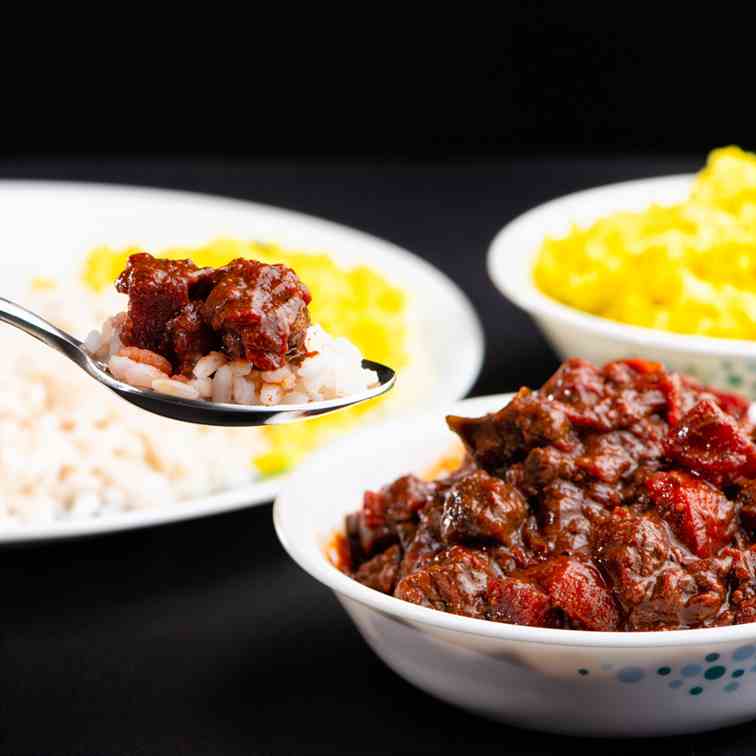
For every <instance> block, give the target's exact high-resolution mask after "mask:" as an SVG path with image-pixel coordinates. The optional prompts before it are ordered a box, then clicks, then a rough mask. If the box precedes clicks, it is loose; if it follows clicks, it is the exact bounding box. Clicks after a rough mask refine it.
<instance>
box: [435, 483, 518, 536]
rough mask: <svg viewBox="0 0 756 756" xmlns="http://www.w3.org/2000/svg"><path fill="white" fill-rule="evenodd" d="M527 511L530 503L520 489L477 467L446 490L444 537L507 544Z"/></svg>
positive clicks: (442, 529) (443, 518)
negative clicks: (476, 469)
mask: <svg viewBox="0 0 756 756" xmlns="http://www.w3.org/2000/svg"><path fill="white" fill-rule="evenodd" d="M527 514H528V504H527V502H526V501H525V498H524V497H523V495H522V494H521V493H520V492H519V491H517V490H516V489H515V488H512V486H510V485H508V484H507V483H505V482H504V481H503V480H500V479H499V478H495V477H493V476H491V475H489V474H488V473H486V472H484V471H483V470H478V471H476V472H473V473H470V474H469V475H468V476H467V477H465V478H462V479H461V480H459V481H457V482H456V483H454V485H452V486H451V488H449V490H448V491H447V492H446V494H445V496H444V508H443V513H442V515H441V539H442V540H443V541H444V543H449V544H451V543H461V542H463V541H466V540H470V541H495V542H498V543H501V544H504V545H506V544H509V543H510V542H511V540H512V535H513V533H514V532H515V531H516V530H517V529H518V528H519V527H520V525H521V524H522V523H523V522H524V520H525V518H526V516H527Z"/></svg>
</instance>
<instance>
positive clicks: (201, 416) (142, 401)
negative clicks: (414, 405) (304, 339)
mask: <svg viewBox="0 0 756 756" xmlns="http://www.w3.org/2000/svg"><path fill="white" fill-rule="evenodd" d="M0 322H4V323H7V324H8V325H12V326H14V327H15V328H18V329H20V330H22V331H23V332H24V333H27V334H29V335H30V336H33V337H34V338H35V339H38V340H39V341H41V342H43V343H44V344H46V345H47V346H49V347H51V348H52V349H55V350H56V351H58V352H60V353H61V354H64V355H65V356H66V357H68V358H69V359H70V360H71V361H72V362H75V363H76V364H77V365H78V366H79V367H80V368H81V369H82V370H83V371H84V372H86V373H87V374H88V375H89V376H91V377H92V378H94V379H95V380H96V381H99V382H100V383H102V384H103V385H105V386H107V387H108V388H109V389H110V390H111V391H114V392H115V393H116V394H118V395H119V396H120V397H121V398H122V399H125V400H126V401H127V402H131V404H134V405H136V406H137V407H139V408H140V409H143V410H146V411H147V412H152V413H154V414H156V415H163V416H164V417H170V418H172V419H173V420H181V421H182V422H186V423H199V424H200V425H222V426H237V427H238V426H257V425H282V424H284V423H293V422H297V421H300V420H306V419H307V418H310V417H317V416H318V415H325V414H328V413H329V412H335V411H336V410H339V409H342V408H344V407H349V406H351V405H353V404H359V403H361V402H365V401H367V400H369V399H374V398H375V397H377V396H380V395H381V394H385V393H386V392H387V391H390V390H391V389H392V388H393V387H394V384H395V382H396V373H395V372H394V370H392V369H391V368H390V367H387V366H386V365H381V364H380V363H378V362H373V361H371V360H363V361H362V367H363V368H366V369H368V370H374V371H375V372H376V373H377V374H378V383H377V384H376V385H375V386H373V387H371V388H369V389H366V390H365V391H361V392H358V393H356V394H350V395H349V396H344V397H339V398H337V399H326V400H324V401H320V402H306V403H303V404H273V405H266V404H252V405H248V404H223V403H220V402H211V401H208V400H206V399H182V398H180V397H176V396H170V395H168V394H162V393H160V392H159V391H153V390H152V389H143V388H138V387H136V386H132V385H131V384H129V383H123V382H122V381H118V380H116V379H115V378H114V377H113V376H112V375H111V374H110V371H109V370H108V369H107V366H106V365H105V364H104V363H103V362H101V361H99V360H97V359H95V358H94V357H92V355H91V354H89V352H88V351H87V350H86V348H85V346H84V344H83V342H81V341H80V340H79V339H77V338H75V337H74V336H72V335H71V334H69V333H66V332H65V331H61V330H60V329H59V328H56V327H55V326H54V325H52V323H49V322H48V321H46V320H45V319H44V318H41V317H40V316H39V315H37V314H35V313H33V312H31V311H30V310H27V309H26V308H25V307H21V306H20V305H18V304H16V303H15V302H11V301H10V300H8V299H3V298H2V297H0Z"/></svg>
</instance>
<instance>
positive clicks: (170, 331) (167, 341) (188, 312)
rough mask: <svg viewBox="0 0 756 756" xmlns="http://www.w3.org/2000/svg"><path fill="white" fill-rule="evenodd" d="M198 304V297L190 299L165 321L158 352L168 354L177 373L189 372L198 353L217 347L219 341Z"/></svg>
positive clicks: (199, 354) (206, 352)
mask: <svg viewBox="0 0 756 756" xmlns="http://www.w3.org/2000/svg"><path fill="white" fill-rule="evenodd" d="M201 307H202V303H201V302H200V301H199V300H194V301H192V302H189V303H188V304H186V305H184V307H182V308H181V311H180V312H179V313H178V315H176V316H175V317H174V318H171V320H169V321H168V322H167V323H166V325H165V337H164V342H163V347H162V348H161V354H167V355H170V356H171V358H172V362H173V365H174V370H175V372H177V373H183V374H184V375H191V372H192V369H193V368H194V366H195V365H196V364H197V361H198V360H199V359H200V358H201V357H204V356H205V355H206V354H208V352H211V351H213V350H216V349H218V348H219V347H220V341H219V340H218V339H217V338H216V335H215V334H214V333H213V331H212V330H211V329H210V327H209V326H208V325H207V324H206V323H205V322H204V321H203V320H202V315H201Z"/></svg>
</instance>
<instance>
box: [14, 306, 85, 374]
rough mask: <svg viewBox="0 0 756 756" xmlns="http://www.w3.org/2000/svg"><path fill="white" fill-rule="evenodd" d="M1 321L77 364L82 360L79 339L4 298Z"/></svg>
mask: <svg viewBox="0 0 756 756" xmlns="http://www.w3.org/2000/svg"><path fill="white" fill-rule="evenodd" d="M0 321H2V322H4V323H8V325H12V326H14V327H15V328H19V329H20V330H22V331H24V333H28V334H29V336H33V337H34V338H35V339H39V340H40V341H42V342H44V343H45V344H47V346H50V347H52V348H53V349H56V350H57V351H59V352H62V353H63V354H65V355H66V357H69V358H70V359H72V360H74V361H75V362H79V361H80V360H81V350H82V343H81V342H80V341H79V340H78V339H76V338H74V337H73V336H71V334H69V333H66V332H65V331H61V330H60V329H59V328H56V327H55V326H54V325H53V324H52V323H48V322H47V321H46V320H45V319H44V318H40V317H39V315H35V314H34V313H33V312H30V311H29V310H27V309H26V308H25V307H21V305H17V304H16V303H15V302H11V301H10V300H9V299H4V298H3V297H0Z"/></svg>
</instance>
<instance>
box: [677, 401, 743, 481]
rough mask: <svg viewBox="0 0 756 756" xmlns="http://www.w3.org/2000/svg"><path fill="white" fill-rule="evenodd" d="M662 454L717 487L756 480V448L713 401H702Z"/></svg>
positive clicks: (689, 413) (681, 425)
mask: <svg viewBox="0 0 756 756" xmlns="http://www.w3.org/2000/svg"><path fill="white" fill-rule="evenodd" d="M665 451H666V454H667V456H668V457H670V459H673V460H674V461H676V462H677V463H678V464H680V465H682V466H684V467H687V468H689V469H690V470H694V471H695V472H697V473H699V474H700V475H702V476H703V477H704V478H706V479H707V480H710V481H711V482H712V483H715V484H717V485H722V484H726V483H729V482H731V481H732V480H734V479H735V478H737V477H739V476H742V477H746V478H753V477H756V447H754V445H753V443H752V442H751V440H750V439H749V438H748V434H747V430H745V429H744V428H741V427H740V426H739V425H738V423H737V422H736V420H735V419H734V418H732V417H731V416H730V415H728V414H726V413H725V412H724V410H722V409H721V408H720V407H719V406H718V405H717V404H716V402H715V401H714V400H713V399H706V398H705V399H702V400H701V401H699V402H698V403H697V404H696V405H695V406H694V407H693V408H692V409H691V410H690V411H689V412H688V413H686V414H685V416H684V417H683V418H682V419H681V420H680V423H679V425H678V426H677V427H676V428H675V429H674V430H673V431H672V432H671V433H670V435H669V437H668V439H667V443H666V446H665Z"/></svg>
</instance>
